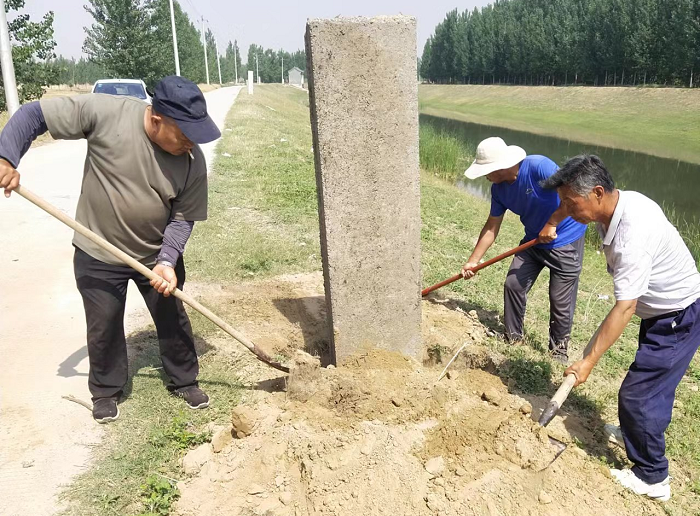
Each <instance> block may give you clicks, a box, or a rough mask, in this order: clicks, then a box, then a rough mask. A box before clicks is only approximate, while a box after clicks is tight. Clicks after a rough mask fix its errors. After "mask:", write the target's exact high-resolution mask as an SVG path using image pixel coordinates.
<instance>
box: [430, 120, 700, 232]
mask: <svg viewBox="0 0 700 516" xmlns="http://www.w3.org/2000/svg"><path fill="white" fill-rule="evenodd" d="M420 123H421V124H429V125H432V126H433V127H435V129H437V130H439V131H442V132H446V133H447V134H449V135H451V136H454V137H456V138H458V139H460V140H463V141H467V142H469V143H470V144H471V145H472V146H473V147H474V148H476V146H477V145H478V144H479V142H480V141H481V140H483V139H485V138H488V137H489V136H500V137H501V138H503V139H504V140H505V141H506V143H507V144H509V145H518V146H520V147H522V148H523V149H525V151H526V152H527V153H528V154H542V155H544V156H547V157H549V158H551V159H552V160H554V161H555V162H556V163H557V164H558V165H563V164H564V162H566V160H567V159H569V158H571V157H574V156H576V155H577V154H582V153H591V154H597V155H598V156H600V158H601V159H602V160H603V162H604V163H605V165H606V167H607V168H608V170H609V171H610V173H611V174H612V176H613V178H614V179H615V183H616V185H617V187H618V188H621V189H623V190H635V191H637V192H641V193H643V194H644V195H646V196H648V197H650V198H652V199H654V200H655V201H656V202H657V203H658V204H660V205H661V206H662V208H664V211H666V212H667V213H669V215H671V217H672V218H673V219H674V220H685V221H686V222H691V223H692V222H695V221H699V220H700V165H696V164H693V163H687V162H684V161H675V160H671V159H665V158H658V157H656V156H650V155H648V154H642V153H639V152H631V151H624V150H619V149H614V148H611V147H600V146H596V145H589V144H586V143H581V142H577V141H572V140H566V139H562V138H553V137H549V136H539V135H536V134H532V133H527V132H523V131H513V130H510V129H503V128H500V127H493V126H488V125H482V124H473V123H470V122H462V121H460V120H451V119H448V118H440V117H434V116H430V115H420ZM460 186H461V187H462V188H464V189H466V190H468V191H470V192H472V193H474V194H477V195H481V196H483V197H488V195H489V191H490V183H489V182H488V181H486V180H485V179H481V180H477V181H469V180H467V179H466V178H463V179H462V180H461V181H460Z"/></svg>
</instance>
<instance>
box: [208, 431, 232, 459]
mask: <svg viewBox="0 0 700 516" xmlns="http://www.w3.org/2000/svg"><path fill="white" fill-rule="evenodd" d="M232 432H233V429H232V428H231V427H229V428H223V429H221V430H219V431H218V432H216V433H215V434H214V436H213V437H212V438H211V447H212V450H213V451H214V453H219V452H220V451H221V450H223V449H224V448H225V447H226V446H227V445H228V444H229V443H230V442H231V441H232V439H233V433H232Z"/></svg>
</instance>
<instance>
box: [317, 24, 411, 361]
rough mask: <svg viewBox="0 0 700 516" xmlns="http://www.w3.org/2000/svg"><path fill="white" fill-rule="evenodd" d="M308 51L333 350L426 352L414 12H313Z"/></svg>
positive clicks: (339, 357)
mask: <svg viewBox="0 0 700 516" xmlns="http://www.w3.org/2000/svg"><path fill="white" fill-rule="evenodd" d="M306 55H307V61H308V64H307V74H308V80H309V95H310V97H309V98H310V106H311V126H312V131H313V141H314V158H315V163H316V185H317V189H318V204H319V216H320V227H321V252H322V258H323V273H324V282H325V289H326V303H327V308H328V315H329V322H330V325H331V343H332V346H331V348H332V353H333V356H332V357H331V358H332V359H333V360H335V361H336V362H338V363H341V364H342V362H343V361H344V359H346V358H347V357H349V356H351V355H353V354H355V353H356V352H358V351H361V350H362V349H364V348H368V347H377V348H381V349H386V350H391V351H397V352H401V353H403V354H405V355H409V356H413V357H416V358H420V356H421V337H420V324H421V311H420V300H421V296H420V173H419V164H418V83H417V81H416V63H417V60H416V20H415V18H412V17H406V16H392V17H378V18H334V19H331V20H320V19H316V20H309V21H308V23H307V26H306Z"/></svg>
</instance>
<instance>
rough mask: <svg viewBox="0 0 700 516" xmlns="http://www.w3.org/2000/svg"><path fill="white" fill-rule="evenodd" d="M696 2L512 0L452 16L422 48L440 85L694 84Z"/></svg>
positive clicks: (425, 66)
mask: <svg viewBox="0 0 700 516" xmlns="http://www.w3.org/2000/svg"><path fill="white" fill-rule="evenodd" d="M698 44H700V5H698V2H697V0H590V1H587V2H581V0H511V1H496V2H494V3H493V4H491V5H488V6H486V7H484V8H482V9H481V10H479V9H478V8H475V9H474V10H473V11H471V12H470V11H468V10H467V11H464V12H463V13H459V12H458V11H457V10H456V9H455V10H453V11H450V12H449V13H447V15H446V16H445V19H444V20H443V21H442V22H441V23H440V24H438V26H437V27H436V28H435V32H434V34H433V35H432V36H431V37H430V39H429V40H428V42H427V43H426V45H425V48H424V49H423V58H422V65H421V75H422V77H423V78H425V79H428V80H430V81H432V82H440V83H481V84H494V83H499V84H500V83H507V84H537V85H555V84H569V83H584V84H595V85H629V84H647V83H650V82H653V83H657V84H666V85H677V86H682V85H686V86H691V87H692V86H693V85H694V84H695V85H696V84H697V80H696V79H695V78H694V76H695V75H696V74H697V72H698V70H700V53H698V52H697V48H698Z"/></svg>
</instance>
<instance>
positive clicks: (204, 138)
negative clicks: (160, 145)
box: [152, 75, 221, 143]
mask: <svg viewBox="0 0 700 516" xmlns="http://www.w3.org/2000/svg"><path fill="white" fill-rule="evenodd" d="M152 106H153V110H154V111H155V112H156V113H158V114H159V115H164V116H167V117H169V118H172V119H173V120H175V123H176V124H177V126H178V127H179V128H180V130H181V131H182V133H183V134H184V135H185V136H187V138H189V139H190V141H192V142H193V143H209V142H211V141H214V140H216V139H217V138H219V137H220V136H221V131H219V128H218V127H216V124H215V123H214V121H213V120H212V119H211V118H210V117H209V115H208V114H207V101H206V100H204V94H203V93H202V91H201V90H200V89H199V88H198V87H197V85H196V84H195V83H193V82H192V81H190V80H188V79H185V78H184V77H180V76H177V75H169V76H168V77H164V78H163V79H161V80H160V81H159V82H158V84H156V87H155V88H154V89H153V104H152Z"/></svg>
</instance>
